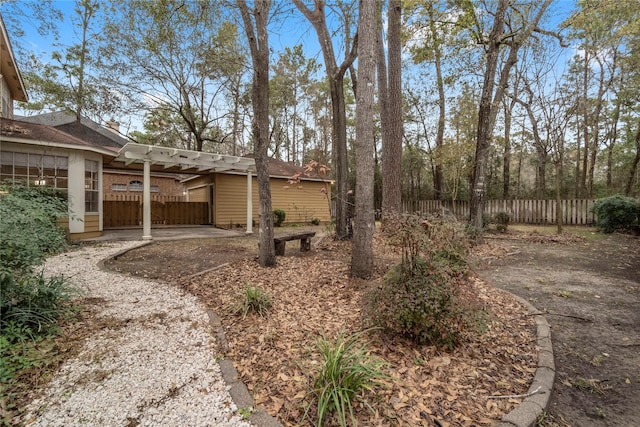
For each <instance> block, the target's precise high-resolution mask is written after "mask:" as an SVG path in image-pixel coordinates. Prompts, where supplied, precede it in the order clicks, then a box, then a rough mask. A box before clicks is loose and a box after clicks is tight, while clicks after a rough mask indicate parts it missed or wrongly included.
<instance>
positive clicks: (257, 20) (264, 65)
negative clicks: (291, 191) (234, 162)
mask: <svg viewBox="0 0 640 427" xmlns="http://www.w3.org/2000/svg"><path fill="white" fill-rule="evenodd" d="M236 5H237V6H238V9H240V14H241V16H242V22H243V24H244V30H245V33H246V35H247V41H248V43H249V49H250V51H251V63H252V64H253V86H252V87H251V103H252V105H253V123H252V131H253V140H254V147H255V148H254V156H255V159H256V174H257V178H258V198H259V200H260V235H259V250H258V261H259V262H260V265H261V266H263V267H270V266H274V265H275V264H276V251H275V246H274V243H273V212H272V211H271V187H270V185H269V156H268V155H267V149H268V148H269V37H268V32H267V21H268V18H269V9H270V8H271V1H270V0H254V3H253V8H252V9H249V7H248V6H247V2H246V1H245V0H236Z"/></svg>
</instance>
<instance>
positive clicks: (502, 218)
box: [493, 212, 511, 233]
mask: <svg viewBox="0 0 640 427" xmlns="http://www.w3.org/2000/svg"><path fill="white" fill-rule="evenodd" d="M510 220H511V217H510V216H509V214H508V213H506V212H498V213H497V214H496V216H495V217H494V218H493V221H494V222H495V223H496V230H498V231H500V232H501V233H504V232H505V231H507V228H508V227H509V221H510Z"/></svg>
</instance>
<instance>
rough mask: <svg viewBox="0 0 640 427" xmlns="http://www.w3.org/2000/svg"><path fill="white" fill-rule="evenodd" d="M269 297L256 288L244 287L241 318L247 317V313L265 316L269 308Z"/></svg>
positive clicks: (263, 291)
mask: <svg viewBox="0 0 640 427" xmlns="http://www.w3.org/2000/svg"><path fill="white" fill-rule="evenodd" d="M271 304H272V303H271V296H269V294H268V293H267V292H266V291H265V290H263V289H262V288H260V287H258V286H246V287H245V288H244V303H243V305H242V316H243V317H247V315H248V314H249V313H258V314H259V315H260V316H265V315H266V314H267V312H268V311H269V309H270V308H271Z"/></svg>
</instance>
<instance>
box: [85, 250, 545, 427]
mask: <svg viewBox="0 0 640 427" xmlns="http://www.w3.org/2000/svg"><path fill="white" fill-rule="evenodd" d="M150 243H152V242H151V241H148V242H143V243H142V244H140V245H137V246H134V247H132V248H128V249H125V250H122V251H120V252H118V253H116V254H115V255H113V256H111V257H110V258H114V259H115V258H117V257H119V256H120V255H122V254H124V253H126V252H128V251H130V250H132V249H137V248H140V247H143V246H146V245H148V244H150ZM104 261H106V260H101V261H100V262H99V263H98V267H99V268H100V269H104ZM225 265H226V264H223V265H220V266H217V267H214V268H211V269H208V270H206V271H203V272H198V273H196V274H194V275H193V276H198V275H200V274H203V273H206V272H209V271H212V270H216V269H218V268H221V267H224V266H225ZM502 291H503V292H507V293H509V294H511V295H512V296H513V297H514V298H515V299H516V300H518V301H519V302H520V303H522V305H524V306H525V307H527V309H528V310H529V314H530V315H533V316H534V318H535V322H536V329H537V331H536V336H537V339H536V344H537V346H538V367H537V369H536V374H535V376H534V377H533V382H532V383H531V386H530V387H529V390H528V392H527V394H531V395H530V396H528V397H526V398H525V399H524V400H523V401H522V403H520V404H519V405H518V406H517V407H516V408H515V409H513V410H512V411H511V412H509V413H508V414H506V415H505V416H504V417H502V422H501V423H500V424H498V425H497V426H496V427H534V426H535V425H536V422H537V420H538V417H539V416H540V415H542V414H543V413H544V412H545V411H546V410H547V407H548V406H549V401H550V400H551V392H552V391H553V382H554V380H555V375H556V367H555V362H554V356H553V347H552V345H551V327H550V326H549V323H548V322H547V319H546V318H545V317H544V316H543V315H542V314H541V312H540V310H538V309H537V308H535V307H534V306H533V305H532V304H531V303H530V302H529V301H527V300H525V299H524V298H521V297H519V296H517V295H514V294H513V293H511V292H508V291H505V290H502ZM207 315H208V316H209V324H210V326H211V329H212V332H213V334H214V336H215V337H216V341H217V343H218V346H219V348H220V350H221V353H222V354H224V353H225V352H226V351H225V349H226V348H227V345H228V344H227V340H226V337H225V333H224V329H223V327H222V323H221V321H220V318H219V317H218V316H217V315H216V314H215V312H214V311H213V310H211V309H207ZM218 364H219V365H220V371H221V372H222V377H223V379H224V381H225V382H226V383H227V385H228V386H229V387H230V389H229V394H230V395H231V399H232V400H233V401H234V403H235V404H236V406H237V407H238V410H243V409H245V408H248V409H250V411H251V415H250V416H249V417H248V420H249V421H250V422H251V423H252V424H253V425H256V426H260V427H283V426H282V424H281V423H280V422H279V421H278V420H276V419H275V418H274V417H272V416H271V415H269V414H268V413H266V412H265V411H264V409H262V408H260V407H256V406H255V402H254V400H253V397H252V396H251V394H250V393H249V390H248V389H247V387H246V386H245V385H244V383H243V382H242V381H240V379H239V378H240V375H239V374H238V371H237V370H236V368H235V367H234V366H233V362H232V361H231V360H230V359H227V358H224V357H223V358H222V359H220V360H219V361H218Z"/></svg>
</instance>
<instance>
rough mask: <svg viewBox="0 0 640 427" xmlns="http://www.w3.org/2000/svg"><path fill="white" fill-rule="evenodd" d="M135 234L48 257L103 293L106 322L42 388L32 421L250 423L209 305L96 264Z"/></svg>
mask: <svg viewBox="0 0 640 427" xmlns="http://www.w3.org/2000/svg"><path fill="white" fill-rule="evenodd" d="M140 244H141V242H139V241H138V242H113V243H106V244H100V245H95V246H88V247H84V248H82V249H79V250H76V251H72V252H67V253H64V254H61V255H58V256H55V257H52V258H50V259H48V260H47V262H46V265H45V271H46V273H47V274H62V275H64V276H65V277H67V278H69V280H70V281H71V282H72V283H73V284H74V285H76V286H77V287H78V288H79V289H81V290H82V292H83V296H84V297H85V298H91V299H92V300H93V301H97V302H99V304H98V306H99V307H100V310H99V312H98V314H97V320H98V321H101V322H104V324H106V325H108V327H106V328H102V329H101V330H100V332H99V333H97V334H94V335H92V336H90V337H89V338H87V340H86V341H85V343H84V345H83V347H82V349H81V350H80V353H79V354H78V355H77V356H76V357H75V358H74V359H71V360H68V361H66V362H65V363H64V365H63V366H62V367H61V369H60V371H59V372H58V373H57V374H56V375H55V377H54V378H53V380H52V381H51V382H50V383H49V384H48V386H47V388H46V390H45V391H44V394H43V395H42V396H41V397H39V398H38V399H36V400H34V401H33V402H32V403H31V404H30V405H29V406H28V407H27V408H26V417H25V418H24V419H25V420H26V425H29V426H36V425H37V426H77V425H83V426H86V425H91V426H137V425H140V426H250V424H249V423H247V422H246V421H243V419H242V417H241V416H240V415H239V414H238V408H236V405H235V404H234V403H233V401H232V399H231V397H230V395H229V391H228V390H229V388H228V386H227V385H226V384H225V382H224V380H223V379H222V376H221V373H220V366H219V365H218V363H217V362H216V360H215V357H214V350H213V338H212V336H211V335H210V332H209V331H210V326H209V319H208V317H207V314H206V311H205V308H204V307H203V306H201V305H200V304H199V303H198V301H197V300H196V298H195V297H193V296H191V295H189V294H186V293H184V292H183V291H181V290H180V289H177V288H175V287H173V286H171V285H168V284H164V283H158V282H154V281H151V280H145V279H139V278H133V277H129V276H124V275H120V274H115V273H111V272H106V271H102V270H100V269H99V268H98V262H99V261H100V260H102V259H105V258H107V257H110V256H113V255H114V254H116V253H117V252H119V251H121V250H123V249H129V248H132V247H135V246H138V245H140Z"/></svg>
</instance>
